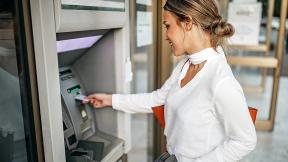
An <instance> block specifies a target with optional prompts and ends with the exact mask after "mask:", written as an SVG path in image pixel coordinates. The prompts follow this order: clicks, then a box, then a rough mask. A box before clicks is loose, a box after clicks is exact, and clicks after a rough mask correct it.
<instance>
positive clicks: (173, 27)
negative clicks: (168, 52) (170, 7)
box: [163, 11, 186, 56]
mask: <svg viewBox="0 0 288 162" xmlns="http://www.w3.org/2000/svg"><path fill="white" fill-rule="evenodd" d="M163 24H164V26H165V28H166V40H167V41H168V42H169V44H170V46H171V49H172V52H173V54H174V55H175V56H181V55H183V54H184V53H185V52H186V51H185V48H184V38H185V31H184V28H183V27H182V26H181V24H179V22H177V19H176V16H175V15H174V14H172V13H171V12H170V11H164V21H163Z"/></svg>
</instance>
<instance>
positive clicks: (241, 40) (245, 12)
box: [228, 2, 262, 45]
mask: <svg viewBox="0 0 288 162" xmlns="http://www.w3.org/2000/svg"><path fill="white" fill-rule="evenodd" d="M261 13H262V4H261V3H241V4H239V3H234V2H232V3H229V10H228V22H229V23H231V24H232V25H233V26H234V27H235V34H234V35H233V36H232V37H231V38H230V40H229V43H230V44H237V45H257V44H259V34H260V23H261Z"/></svg>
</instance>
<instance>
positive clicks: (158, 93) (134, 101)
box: [112, 60, 183, 113]
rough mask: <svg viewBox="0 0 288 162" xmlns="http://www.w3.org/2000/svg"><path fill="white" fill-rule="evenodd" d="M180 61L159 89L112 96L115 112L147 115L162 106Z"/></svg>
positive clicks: (174, 78)
mask: <svg viewBox="0 0 288 162" xmlns="http://www.w3.org/2000/svg"><path fill="white" fill-rule="evenodd" d="M182 62H183V60H182V61H180V63H179V64H178V65H177V66H176V67H175V68H174V70H173V72H172V74H171V76H170V77H169V78H168V79H167V80H166V82H165V83H164V84H163V86H162V87H161V88H160V89H157V90H155V91H153V92H151V93H140V94H113V95H112V107H113V108H114V109H116V110H121V111H124V112H128V113H149V112H152V109H151V108H152V107H154V106H159V105H163V104H164V101H165V99H166V96H167V94H168V92H169V90H170V87H171V86H172V85H173V84H174V83H175V81H176V79H177V77H176V73H177V72H176V71H177V70H178V69H179V65H180V64H183V63H182Z"/></svg>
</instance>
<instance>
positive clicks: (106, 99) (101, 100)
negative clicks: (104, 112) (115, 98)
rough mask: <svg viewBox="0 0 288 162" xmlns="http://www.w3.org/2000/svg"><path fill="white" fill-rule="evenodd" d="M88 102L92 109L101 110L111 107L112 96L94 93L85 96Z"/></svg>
mask: <svg viewBox="0 0 288 162" xmlns="http://www.w3.org/2000/svg"><path fill="white" fill-rule="evenodd" d="M87 99H88V100H89V101H88V102H89V103H90V104H91V105H92V106H93V107H94V108H102V107H105V106H112V95H111V94H105V93H94V94H91V95H89V96H87Z"/></svg>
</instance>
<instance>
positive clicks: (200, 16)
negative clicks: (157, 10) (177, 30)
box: [164, 0, 235, 48]
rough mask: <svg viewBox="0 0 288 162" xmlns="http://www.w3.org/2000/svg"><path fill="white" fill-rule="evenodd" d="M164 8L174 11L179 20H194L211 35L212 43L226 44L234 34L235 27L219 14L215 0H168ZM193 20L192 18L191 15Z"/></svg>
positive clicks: (194, 22)
mask: <svg viewBox="0 0 288 162" xmlns="http://www.w3.org/2000/svg"><path fill="white" fill-rule="evenodd" d="M164 10H166V11H170V12H172V13H173V14H174V15H175V16H176V18H177V20H178V21H179V22H187V21H192V23H193V24H196V25H197V26H200V27H201V28H202V30H203V31H205V32H207V33H209V34H210V36H211V45H212V46H213V47H214V48H216V47H217V46H223V45H225V42H226V39H227V38H229V37H231V36H232V35H233V34H234V31H235V30H234V27H233V26H232V25H231V24H230V23H227V22H226V21H225V20H224V19H222V17H221V16H220V14H219V11H218V7H217V4H216V2H215V0H167V1H166V3H165V5H164ZM189 16H190V17H191V18H192V20H190V17H189Z"/></svg>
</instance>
